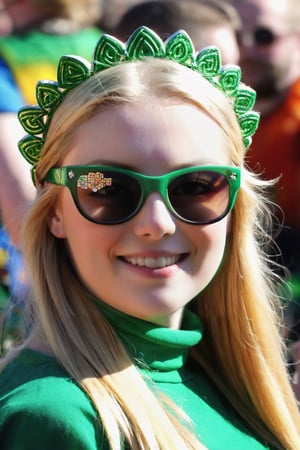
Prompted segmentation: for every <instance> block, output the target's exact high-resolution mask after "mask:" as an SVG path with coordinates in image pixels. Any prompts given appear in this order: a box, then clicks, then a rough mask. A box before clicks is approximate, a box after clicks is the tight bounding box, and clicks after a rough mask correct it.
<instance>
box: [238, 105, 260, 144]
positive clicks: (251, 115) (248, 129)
mask: <svg viewBox="0 0 300 450" xmlns="http://www.w3.org/2000/svg"><path fill="white" fill-rule="evenodd" d="M259 118H260V115H259V113H258V112H256V111H249V112H246V113H244V114H242V115H241V116H239V117H238V121H239V124H240V128H241V133H242V136H243V137H244V138H245V137H248V136H253V134H254V133H255V131H256V130H257V128H258V124H259Z"/></svg>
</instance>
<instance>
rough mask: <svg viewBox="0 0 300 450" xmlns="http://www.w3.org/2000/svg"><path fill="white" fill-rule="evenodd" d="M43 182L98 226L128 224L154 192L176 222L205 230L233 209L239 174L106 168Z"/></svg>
mask: <svg viewBox="0 0 300 450" xmlns="http://www.w3.org/2000/svg"><path fill="white" fill-rule="evenodd" d="M46 181H47V182H48V183H52V184H58V185H62V186H66V187H68V189H69V190H70V192H71V194H72V197H73V200H74V203H75V205H76V207H77V209H78V211H79V212H80V214H81V215H82V216H83V217H85V218H86V219H87V220H89V221H91V222H94V223H97V224H101V225H114V224H119V223H122V222H126V221H127V220H130V219H132V217H134V216H135V215H136V214H137V213H138V212H139V211H140V210H141V208H142V207H143V205H144V203H145V201H146V199H147V197H148V196H149V195H150V194H151V193H153V192H158V193H159V194H160V195H161V197H162V198H163V200H164V202H165V204H166V206H167V207H168V209H169V211H170V212H171V213H172V214H173V216H174V217H176V218H177V219H179V220H181V221H183V222H186V223H190V224H195V225H207V224H211V223H214V222H217V221H219V220H221V219H222V218H223V217H225V216H226V214H228V212H229V211H230V210H231V209H232V208H233V205H234V203H235V200H236V196H237V192H238V189H239V187H240V183H241V172H240V169H239V168H237V167H231V166H193V167H187V168H184V169H179V170H175V171H173V172H169V173H166V174H164V175H158V176H149V175H144V174H142V173H139V172H134V171H132V170H127V169H123V168H120V167H112V166H104V165H93V166H65V167H59V168H53V169H50V170H49V172H48V173H47V175H46Z"/></svg>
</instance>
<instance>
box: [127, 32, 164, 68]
mask: <svg viewBox="0 0 300 450" xmlns="http://www.w3.org/2000/svg"><path fill="white" fill-rule="evenodd" d="M126 49H127V59H128V60H130V61H132V60H137V59H142V58H145V57H147V56H153V57H157V58H163V57H165V47H164V43H163V41H162V40H161V39H160V37H159V36H158V35H157V34H156V33H154V32H153V31H152V30H150V28H147V27H139V28H138V29H137V30H136V31H135V32H134V33H133V34H132V35H131V36H130V38H129V40H128V43H127V47H126Z"/></svg>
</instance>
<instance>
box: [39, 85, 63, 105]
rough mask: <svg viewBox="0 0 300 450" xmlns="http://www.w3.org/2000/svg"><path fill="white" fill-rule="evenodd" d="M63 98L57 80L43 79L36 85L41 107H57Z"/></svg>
mask: <svg viewBox="0 0 300 450" xmlns="http://www.w3.org/2000/svg"><path fill="white" fill-rule="evenodd" d="M62 98H63V95H62V93H61V92H60V90H59V87H58V83H57V82H56V81H48V80H42V81H38V83H37V85H36V99H37V102H38V104H39V105H40V107H41V108H43V109H46V110H51V109H52V108H57V106H58V105H59V104H60V102H61V100H62Z"/></svg>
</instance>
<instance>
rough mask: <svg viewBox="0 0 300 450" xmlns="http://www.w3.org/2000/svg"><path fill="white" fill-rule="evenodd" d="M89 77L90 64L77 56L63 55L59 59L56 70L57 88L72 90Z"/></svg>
mask: <svg viewBox="0 0 300 450" xmlns="http://www.w3.org/2000/svg"><path fill="white" fill-rule="evenodd" d="M89 75H90V64H89V63H88V62H87V61H86V60H85V59H84V58H81V57H79V56H76V57H75V56H70V55H65V56H62V57H61V58H60V61H59V64H58V68H57V81H58V85H59V87H61V88H63V89H68V90H69V89H72V88H74V87H75V86H77V85H78V84H80V83H82V82H83V81H85V80H86V79H87V78H88V77H89Z"/></svg>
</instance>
